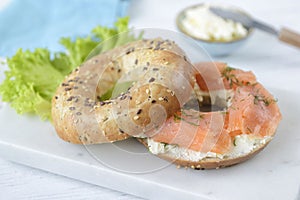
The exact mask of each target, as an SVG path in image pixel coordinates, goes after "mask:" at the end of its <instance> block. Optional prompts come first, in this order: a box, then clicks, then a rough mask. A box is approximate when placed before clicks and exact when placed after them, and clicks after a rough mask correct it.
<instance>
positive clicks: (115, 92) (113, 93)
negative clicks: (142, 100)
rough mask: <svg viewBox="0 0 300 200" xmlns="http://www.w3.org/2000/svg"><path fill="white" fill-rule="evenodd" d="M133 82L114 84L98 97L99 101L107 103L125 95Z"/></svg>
mask: <svg viewBox="0 0 300 200" xmlns="http://www.w3.org/2000/svg"><path fill="white" fill-rule="evenodd" d="M133 83H134V81H124V82H116V83H115V84H114V85H113V87H111V88H110V89H108V90H107V91H106V92H105V93H104V94H103V95H101V96H98V100H99V101H107V100H111V99H114V98H116V97H118V96H120V95H121V94H123V93H126V92H127V91H128V90H129V89H130V87H131V86H132V85H133Z"/></svg>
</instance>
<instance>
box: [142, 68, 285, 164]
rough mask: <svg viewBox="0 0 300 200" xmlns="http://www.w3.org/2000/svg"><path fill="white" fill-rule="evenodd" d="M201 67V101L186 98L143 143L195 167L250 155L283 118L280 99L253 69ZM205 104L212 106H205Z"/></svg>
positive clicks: (196, 91)
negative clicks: (260, 81)
mask: <svg viewBox="0 0 300 200" xmlns="http://www.w3.org/2000/svg"><path fill="white" fill-rule="evenodd" d="M214 65H215V66H214ZM196 66H198V67H199V69H200V70H201V71H200V73H199V74H196V81H197V83H196V84H194V85H195V86H194V95H195V96H194V97H192V98H191V99H190V101H192V102H196V104H195V105H194V104H191V105H194V106H192V107H190V105H189V104H190V103H189V102H190V101H189V102H187V103H186V104H185V105H183V107H182V108H181V111H180V112H178V113H176V114H174V116H172V117H171V118H168V119H167V120H166V122H165V123H164V125H163V126H162V127H161V129H160V130H159V131H158V132H157V133H156V134H155V135H152V136H151V137H148V138H144V139H139V141H140V142H141V143H142V144H144V145H145V146H146V147H147V148H148V149H149V151H150V152H151V153H152V154H154V155H156V156H158V157H160V158H162V159H165V160H167V161H170V162H172V163H174V164H177V165H179V166H184V167H191V168H193V169H216V168H223V167H228V166H232V165H235V164H238V163H241V162H243V161H246V160H248V159H250V158H251V157H253V156H254V155H256V154H257V153H259V152H260V151H261V150H262V149H264V147H266V146H267V145H268V143H269V142H270V141H271V140H272V138H273V137H274V135H275V132H276V129H277V127H278V125H279V122H280V120H281V113H280V110H279V107H278V105H277V100H276V99H274V97H273V96H272V95H271V94H270V93H269V92H268V91H267V90H266V89H265V88H264V87H263V86H262V85H261V84H260V83H259V82H258V81H257V80H256V77H255V75H254V74H253V73H252V72H250V71H243V70H241V69H235V68H231V67H229V66H227V64H225V63H198V64H196ZM213 67H216V69H217V70H218V71H217V73H216V72H214V71H213V70H212V69H213ZM206 104H207V106H209V107H210V109H209V110H205V109H203V108H204V107H205V106H206ZM187 105H188V106H187ZM197 106H198V108H197ZM214 107H218V108H217V109H216V110H215V109H214Z"/></svg>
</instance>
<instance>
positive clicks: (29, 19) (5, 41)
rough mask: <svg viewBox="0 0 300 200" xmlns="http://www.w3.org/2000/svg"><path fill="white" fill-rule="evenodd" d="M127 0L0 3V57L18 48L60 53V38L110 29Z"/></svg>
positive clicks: (18, 0) (7, 0)
mask: <svg viewBox="0 0 300 200" xmlns="http://www.w3.org/2000/svg"><path fill="white" fill-rule="evenodd" d="M128 3H129V1H128V0H63V1H61V0H51V1H37V0H0V57H5V56H12V55H13V54H14V53H15V52H16V50H17V49H18V48H24V49H34V48H35V47H47V48H49V49H50V50H61V49H62V47H61V46H60V45H59V44H58V40H59V38H61V37H63V36H64V37H69V36H71V37H72V36H73V37H75V36H84V35H85V34H88V33H89V32H90V30H91V29H92V28H94V27H95V26H97V25H103V26H112V25H113V23H114V22H115V21H116V19H117V17H122V16H124V15H125V14H126V10H127V6H128Z"/></svg>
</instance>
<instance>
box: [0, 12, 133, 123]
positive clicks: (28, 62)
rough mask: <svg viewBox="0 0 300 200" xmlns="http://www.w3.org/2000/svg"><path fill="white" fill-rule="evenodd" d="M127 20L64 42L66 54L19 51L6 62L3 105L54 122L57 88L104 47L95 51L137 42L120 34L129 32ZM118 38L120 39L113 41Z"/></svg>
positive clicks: (130, 36)
mask: <svg viewBox="0 0 300 200" xmlns="http://www.w3.org/2000/svg"><path fill="white" fill-rule="evenodd" d="M128 20H129V19H128V17H124V18H120V19H118V21H117V22H116V23H115V27H114V28H108V27H103V26H97V27H95V28H94V29H93V30H92V32H91V33H90V34H89V35H87V36H86V37H78V38H76V39H75V40H71V39H70V38H62V39H61V40H60V44H62V45H63V46H64V47H65V49H66V51H65V52H50V51H49V50H48V49H44V48H37V49H35V50H34V51H29V50H25V51H24V50H22V49H19V50H18V51H17V52H16V54H15V55H14V56H13V57H11V58H7V65H8V68H9V69H8V71H6V72H5V76H6V77H5V80H4V81H3V82H2V83H1V85H0V95H1V97H2V101H4V102H10V105H11V107H12V108H14V109H15V110H16V111H17V113H19V114H24V113H30V114H34V115H38V116H40V117H41V119H43V120H46V119H51V99H52V97H53V95H54V93H55V91H56V88H57V87H58V85H59V84H60V83H61V82H62V81H63V79H64V77H65V76H66V75H68V74H69V73H70V72H71V71H72V70H73V69H74V68H76V67H77V66H79V65H80V64H81V63H82V62H83V61H84V60H85V59H86V58H87V57H88V55H89V54H90V52H91V51H92V50H93V49H95V48H96V47H97V46H98V45H99V43H102V45H99V48H97V51H93V52H94V54H98V53H102V52H104V51H107V50H109V49H112V48H114V47H116V46H119V45H122V44H124V43H127V42H131V41H133V40H136V39H138V38H135V37H134V36H133V35H131V34H129V33H123V34H120V33H122V32H126V31H129V29H128ZM117 34H120V37H113V36H115V35H117ZM112 37H113V39H110V38H112Z"/></svg>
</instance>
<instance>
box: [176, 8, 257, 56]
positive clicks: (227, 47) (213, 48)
mask: <svg viewBox="0 0 300 200" xmlns="http://www.w3.org/2000/svg"><path fill="white" fill-rule="evenodd" d="M203 5H204V4H197V5H193V6H190V7H187V8H185V9H183V10H182V11H181V12H180V13H179V14H178V15H177V18H176V24H177V28H178V29H179V30H180V31H181V32H183V33H184V34H185V35H187V36H189V37H191V38H193V39H194V40H196V42H197V43H198V44H199V45H200V46H201V47H202V48H204V49H205V50H206V51H207V52H208V53H209V54H210V55H212V56H226V55H229V54H231V53H232V52H234V51H236V50H237V49H239V48H240V47H241V46H243V45H244V44H245V42H246V41H247V39H248V38H249V37H250V35H251V34H252V32H253V29H252V28H247V27H245V28H246V29H247V34H246V35H245V36H244V37H241V38H237V39H233V40H230V41H209V40H204V39H201V38H196V37H195V36H193V35H191V34H190V33H189V32H188V31H187V30H186V29H185V27H184V26H183V24H182V20H183V19H184V18H185V17H186V11H187V10H189V9H192V8H195V7H198V6H203ZM214 6H215V5H214ZM220 7H221V6H220ZM222 7H224V6H222ZM224 9H225V8H224ZM226 9H231V7H226ZM231 10H232V11H233V12H239V13H241V14H243V15H246V16H249V15H248V14H247V13H245V12H244V11H243V10H241V9H238V8H235V7H232V9H231Z"/></svg>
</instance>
